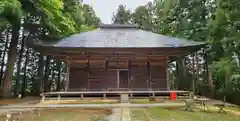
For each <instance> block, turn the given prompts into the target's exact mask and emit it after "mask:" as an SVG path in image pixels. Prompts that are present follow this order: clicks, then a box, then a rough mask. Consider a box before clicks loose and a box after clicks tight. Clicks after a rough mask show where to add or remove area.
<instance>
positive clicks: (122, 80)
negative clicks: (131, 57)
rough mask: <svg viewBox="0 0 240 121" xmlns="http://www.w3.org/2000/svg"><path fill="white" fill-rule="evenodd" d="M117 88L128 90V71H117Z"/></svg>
mask: <svg viewBox="0 0 240 121" xmlns="http://www.w3.org/2000/svg"><path fill="white" fill-rule="evenodd" d="M118 73H119V78H118V79H119V88H122V89H127V88H128V70H119V71H118Z"/></svg>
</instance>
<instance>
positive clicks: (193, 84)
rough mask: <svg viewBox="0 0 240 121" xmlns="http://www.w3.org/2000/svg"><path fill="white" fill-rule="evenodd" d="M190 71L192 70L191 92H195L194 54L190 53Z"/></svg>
mask: <svg viewBox="0 0 240 121" xmlns="http://www.w3.org/2000/svg"><path fill="white" fill-rule="evenodd" d="M192 72H193V75H192V91H193V94H195V92H196V91H195V89H196V88H195V86H196V81H195V77H196V76H195V54H193V55H192Z"/></svg>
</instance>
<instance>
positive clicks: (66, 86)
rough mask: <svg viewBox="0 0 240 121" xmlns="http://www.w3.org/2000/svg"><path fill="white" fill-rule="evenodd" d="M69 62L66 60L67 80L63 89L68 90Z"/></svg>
mask: <svg viewBox="0 0 240 121" xmlns="http://www.w3.org/2000/svg"><path fill="white" fill-rule="evenodd" d="M69 79H70V62H69V61H67V80H66V82H65V91H66V90H68V87H69V83H70V80H69Z"/></svg>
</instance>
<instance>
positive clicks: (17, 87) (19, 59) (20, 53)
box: [15, 36, 25, 95]
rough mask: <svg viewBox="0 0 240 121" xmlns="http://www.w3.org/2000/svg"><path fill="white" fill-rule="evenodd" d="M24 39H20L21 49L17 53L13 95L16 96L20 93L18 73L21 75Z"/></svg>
mask: <svg viewBox="0 0 240 121" xmlns="http://www.w3.org/2000/svg"><path fill="white" fill-rule="evenodd" d="M24 39H25V37H24V36H23V37H22V43H21V49H20V51H19V58H18V62H17V75H16V76H17V79H16V85H15V95H18V94H19V93H20V88H19V87H20V80H21V79H20V73H21V62H22V56H23V52H24V43H25V41H24Z"/></svg>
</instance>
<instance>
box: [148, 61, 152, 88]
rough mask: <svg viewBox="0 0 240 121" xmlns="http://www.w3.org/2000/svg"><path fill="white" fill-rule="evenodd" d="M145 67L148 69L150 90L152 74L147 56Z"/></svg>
mask: <svg viewBox="0 0 240 121" xmlns="http://www.w3.org/2000/svg"><path fill="white" fill-rule="evenodd" d="M147 69H148V88H150V89H151V90H152V75H151V65H150V60H149V57H148V58H147Z"/></svg>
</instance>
